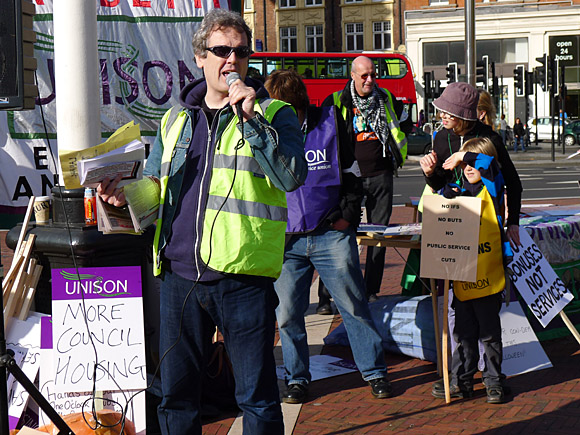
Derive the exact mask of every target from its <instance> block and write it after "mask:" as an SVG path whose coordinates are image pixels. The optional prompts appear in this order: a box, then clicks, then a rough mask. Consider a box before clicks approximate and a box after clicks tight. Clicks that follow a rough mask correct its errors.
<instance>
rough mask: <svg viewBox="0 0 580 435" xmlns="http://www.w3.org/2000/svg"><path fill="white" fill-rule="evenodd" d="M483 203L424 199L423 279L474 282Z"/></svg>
mask: <svg viewBox="0 0 580 435" xmlns="http://www.w3.org/2000/svg"><path fill="white" fill-rule="evenodd" d="M480 213H481V199H479V198H472V197H466V196H460V197H457V198H454V199H447V198H445V197H443V196H440V195H426V196H425V197H424V198H423V227H422V231H421V268H420V270H421V277H425V278H439V279H446V280H459V281H468V282H475V280H476V279H477V252H478V251H477V250H478V243H479V216H480Z"/></svg>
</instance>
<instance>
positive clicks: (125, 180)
mask: <svg viewBox="0 0 580 435" xmlns="http://www.w3.org/2000/svg"><path fill="white" fill-rule="evenodd" d="M143 160H145V145H143V143H142V142H140V141H138V140H133V141H131V142H129V143H128V144H126V145H123V146H121V147H119V148H116V149H114V150H112V151H109V152H108V153H105V154H102V155H99V156H97V157H93V158H90V159H85V160H79V161H78V162H77V168H78V174H79V181H80V183H81V184H82V185H83V186H85V187H96V186H97V185H98V184H99V183H100V182H101V181H103V180H104V179H105V178H115V177H117V176H119V175H121V181H120V182H119V184H118V185H117V187H121V186H124V185H126V184H129V183H132V182H134V181H136V180H140V179H141V178H143Z"/></svg>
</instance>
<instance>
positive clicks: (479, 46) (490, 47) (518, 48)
mask: <svg viewBox="0 0 580 435" xmlns="http://www.w3.org/2000/svg"><path fill="white" fill-rule="evenodd" d="M475 52H476V53H477V56H478V59H477V60H480V59H481V56H482V55H484V54H485V55H487V56H488V59H489V61H490V62H495V63H496V64H499V63H526V62H528V39H527V38H506V39H483V40H479V41H476V43H475ZM449 62H457V63H458V64H460V65H462V64H464V63H465V44H464V42H463V41H452V42H429V43H425V44H423V65H424V66H441V65H447V63H449Z"/></svg>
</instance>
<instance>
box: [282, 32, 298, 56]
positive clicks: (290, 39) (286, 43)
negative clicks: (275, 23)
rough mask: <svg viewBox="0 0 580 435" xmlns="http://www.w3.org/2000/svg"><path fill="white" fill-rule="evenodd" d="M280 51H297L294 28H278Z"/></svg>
mask: <svg viewBox="0 0 580 435" xmlns="http://www.w3.org/2000/svg"><path fill="white" fill-rule="evenodd" d="M280 51H281V52H283V53H288V52H291V51H298V39H297V38H296V27H280Z"/></svg>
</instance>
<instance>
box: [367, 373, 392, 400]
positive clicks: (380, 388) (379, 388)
mask: <svg viewBox="0 0 580 435" xmlns="http://www.w3.org/2000/svg"><path fill="white" fill-rule="evenodd" d="M369 385H370V386H371V393H372V395H373V397H375V398H376V399H386V398H387V397H391V396H392V395H393V387H392V386H391V383H390V382H389V381H387V378H378V379H371V380H370V381H369Z"/></svg>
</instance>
